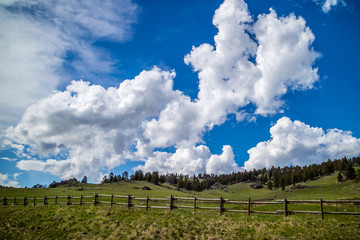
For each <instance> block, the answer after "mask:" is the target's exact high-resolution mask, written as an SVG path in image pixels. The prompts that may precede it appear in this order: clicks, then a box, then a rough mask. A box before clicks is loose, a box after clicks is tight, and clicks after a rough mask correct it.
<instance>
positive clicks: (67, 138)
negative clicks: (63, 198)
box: [6, 68, 179, 178]
mask: <svg viewBox="0 0 360 240" xmlns="http://www.w3.org/2000/svg"><path fill="white" fill-rule="evenodd" d="M174 77H175V73H174V72H163V71H161V70H160V69H158V68H154V69H153V70H151V71H143V72H142V73H140V74H139V75H138V76H137V77H135V79H133V80H126V81H124V82H122V83H121V84H120V86H119V87H118V88H108V89H104V88H103V87H101V86H99V85H89V83H88V82H82V81H78V82H75V81H74V82H72V84H71V85H69V86H68V87H67V88H66V91H63V92H57V93H55V94H52V95H51V96H49V97H47V98H45V99H42V100H41V101H39V102H37V103H36V104H34V105H32V106H30V107H29V108H28V109H27V110H26V112H25V114H24V116H23V118H22V121H21V122H20V123H19V124H18V125H17V126H16V127H15V128H13V127H10V128H8V129H7V130H6V133H7V136H8V137H9V138H11V139H12V140H13V141H15V142H18V143H21V144H23V145H27V146H30V147H31V154H39V155H43V156H51V155H53V156H56V155H60V156H61V155H62V154H64V151H67V153H66V155H67V156H68V158H67V159H66V160H56V159H49V160H47V161H46V162H42V161H39V160H23V161H20V162H19V163H18V164H17V166H18V167H19V168H20V169H23V170H40V171H45V172H50V173H52V174H55V175H60V176H62V177H63V178H70V177H73V176H78V177H79V176H81V175H83V174H84V173H86V174H87V175H89V176H92V177H95V176H97V175H98V174H99V170H101V169H111V168H113V167H116V166H118V165H120V164H122V163H124V161H125V158H126V157H127V154H128V152H129V151H128V149H129V148H130V147H131V145H133V144H134V141H135V139H136V137H138V135H139V131H140V129H139V127H140V125H141V123H142V121H144V120H145V119H147V118H152V117H154V116H157V115H158V114H159V112H160V110H161V109H162V108H163V106H164V104H166V103H167V102H169V101H170V100H172V99H173V98H175V97H177V95H179V93H178V92H177V91H173V90H172V86H173V78H174Z"/></svg>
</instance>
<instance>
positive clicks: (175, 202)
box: [0, 194, 360, 219]
mask: <svg viewBox="0 0 360 240" xmlns="http://www.w3.org/2000/svg"><path fill="white" fill-rule="evenodd" d="M0 201H2V203H1V202H0V204H2V205H24V206H26V205H34V206H35V205H39V204H41V205H49V204H55V205H56V204H65V205H86V204H92V205H95V206H98V205H103V204H104V205H110V206H111V207H112V206H113V205H122V206H125V207H127V208H128V209H131V208H145V209H146V210H148V209H168V210H169V211H173V210H174V209H177V208H187V209H192V210H193V212H194V213H196V211H198V210H213V211H219V214H220V215H223V214H224V213H225V212H234V213H244V214H247V215H248V216H250V215H251V214H277V215H284V217H285V218H286V217H287V216H288V215H294V214H318V215H320V216H321V218H322V219H324V215H326V214H334V215H355V216H360V212H347V211H324V205H334V204H335V205H336V206H337V205H338V204H341V205H343V204H354V205H356V209H359V207H358V205H360V200H323V199H320V200H287V199H283V200H277V201H251V199H250V198H249V199H248V200H247V201H237V200H229V199H224V198H223V197H220V198H219V199H214V198H196V197H174V196H170V197H167V198H150V197H146V198H138V197H134V196H131V195H128V196H119V195H104V194H94V195H93V196H83V195H81V196H80V197H73V196H70V195H69V196H51V197H48V196H45V197H43V198H36V197H31V198H28V197H11V198H6V197H3V198H0ZM154 204H156V205H154ZM225 204H227V205H230V206H232V207H233V209H230V208H229V207H228V208H227V207H225ZM299 204H311V205H313V207H312V208H314V207H315V208H318V211H306V210H289V208H288V207H289V205H299ZM237 205H242V208H243V209H238V208H239V207H235V208H234V206H237ZM262 205H278V206H281V209H278V210H272V211H270V210H267V211H266V210H261V211H258V210H255V209H254V208H256V207H258V206H262ZM316 206H317V207H316ZM332 209H334V208H332ZM335 209H336V208H335Z"/></svg>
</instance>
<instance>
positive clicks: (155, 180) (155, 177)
mask: <svg viewBox="0 0 360 240" xmlns="http://www.w3.org/2000/svg"><path fill="white" fill-rule="evenodd" d="M159 180H160V178H159V172H153V173H152V175H151V182H152V183H153V184H156V185H158V184H159Z"/></svg>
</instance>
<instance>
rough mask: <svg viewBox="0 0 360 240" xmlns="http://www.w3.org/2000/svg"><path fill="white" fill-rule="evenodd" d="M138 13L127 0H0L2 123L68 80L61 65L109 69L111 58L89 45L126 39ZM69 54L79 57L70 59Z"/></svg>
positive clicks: (10, 121) (83, 69)
mask: <svg viewBox="0 0 360 240" xmlns="http://www.w3.org/2000/svg"><path fill="white" fill-rule="evenodd" d="M136 15H137V6H136V5H134V4H132V3H131V1H128V0H125V1H110V0H106V1H95V0H92V1H85V0H84V1H83V0H81V1H70V0H66V1H58V0H51V1H40V0H34V1H26V0H12V1H2V2H1V3H0V32H1V38H0V52H1V58H0V82H1V88H0V112H1V113H2V114H1V116H0V127H1V128H2V129H4V128H5V127H7V126H9V125H10V124H13V123H14V122H18V121H19V120H20V118H21V115H22V114H23V113H24V111H25V109H26V108H27V107H28V106H29V105H31V104H32V103H34V102H36V101H37V100H39V99H42V98H44V97H46V96H47V95H49V94H51V92H52V90H54V89H56V87H57V86H58V85H59V84H60V83H61V82H63V81H67V79H66V78H68V77H69V76H67V75H66V74H65V72H64V64H65V63H66V64H68V65H71V66H72V67H73V68H74V69H76V71H78V72H79V73H81V74H85V75H89V74H91V73H94V72H95V73H96V72H103V71H105V72H109V71H111V70H112V65H113V61H112V60H110V59H109V58H107V57H106V53H105V52H103V51H102V50H101V49H98V48H96V47H94V46H93V45H92V43H93V41H95V40H96V39H104V38H107V39H112V40H115V41H125V40H127V39H128V38H129V37H130V36H131V26H132V24H133V23H134V22H135V21H136ZM69 54H70V55H75V56H77V57H76V58H75V59H73V60H71V61H70V62H69V61H68V60H67V58H68V56H69ZM104 56H105V57H104ZM76 59H78V60H76ZM66 61H68V62H66Z"/></svg>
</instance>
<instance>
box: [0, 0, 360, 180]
mask: <svg viewBox="0 0 360 240" xmlns="http://www.w3.org/2000/svg"><path fill="white" fill-rule="evenodd" d="M215 12H216V13H215ZM0 20H1V21H0V22H1V23H0V32H1V35H0V52H1V53H2V54H1V56H0V85H1V88H0V91H1V94H0V95H1V97H0V102H1V103H0V112H1V114H0V115H1V117H0V127H1V128H0V130H1V133H0V141H1V144H0V164H1V165H0V166H1V167H0V184H1V185H6V186H16V187H18V186H23V187H24V186H28V187H31V186H33V185H35V184H37V183H41V184H49V183H51V182H52V181H53V180H56V181H58V180H61V179H67V178H72V177H77V178H82V176H84V175H86V176H88V178H89V179H90V180H91V181H92V182H97V181H99V179H101V177H102V175H103V174H107V173H109V172H110V171H113V172H115V173H116V174H120V173H122V172H123V171H125V170H126V171H129V172H133V171H134V170H143V171H155V170H157V171H160V172H161V173H167V172H178V173H181V174H190V175H192V174H195V173H203V172H207V173H217V174H219V173H229V172H233V171H239V170H243V169H252V168H262V167H271V166H273V165H274V166H285V165H307V164H311V163H320V162H322V161H324V160H327V159H328V158H331V159H333V158H340V157H343V156H348V157H352V156H358V155H359V154H360V127H359V124H358V118H359V115H360V109H359V107H358V103H359V102H360V96H359V94H358V92H359V90H360V82H359V81H358V76H359V75H360V70H359V67H358V66H357V65H358V61H357V58H358V55H359V54H360V48H359V42H360V32H359V27H358V25H359V23H360V6H359V3H358V1H350V0H344V1H341V0H327V1H322V0H317V1H315V0H314V1H311V0H307V1H305V0H298V1H295V0H278V1H275V0H274V1H272V0H269V1H263V0H251V1H245V2H244V1H243V0H226V1H219V0H216V1H215V0H207V1H204V0H193V1H165V0H164V1H160V0H154V1H145V0H144V1H140V0H139V1H130V0H124V1H117V2H113V1H110V0H109V1H78V2H75V3H74V2H73V1H56V0H54V1H47V2H43V1H32V2H31V3H29V2H27V1H23V0H8V1H3V3H1V4H0Z"/></svg>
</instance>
